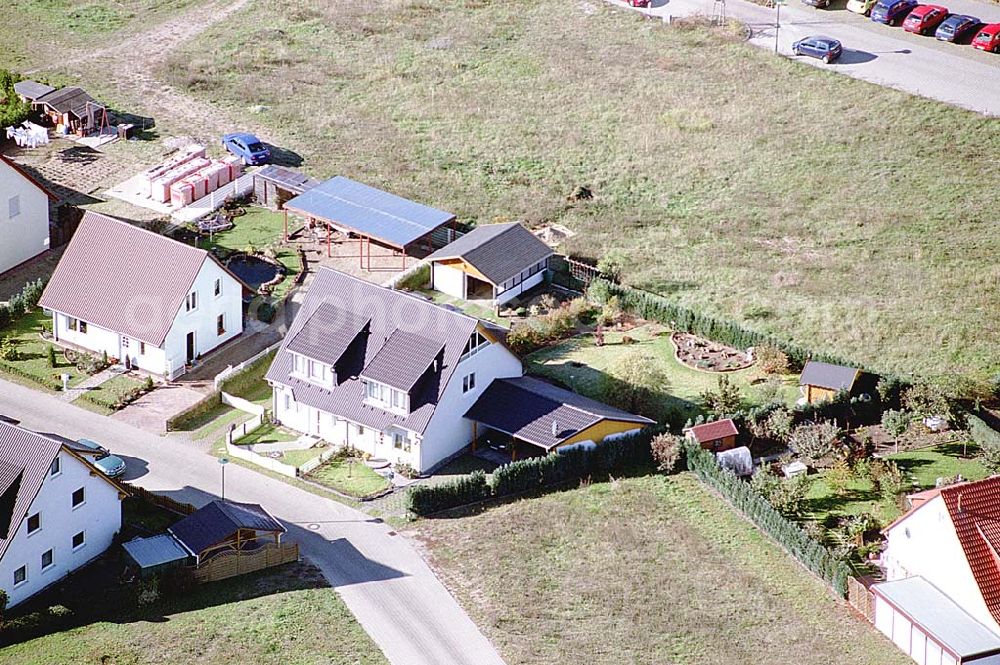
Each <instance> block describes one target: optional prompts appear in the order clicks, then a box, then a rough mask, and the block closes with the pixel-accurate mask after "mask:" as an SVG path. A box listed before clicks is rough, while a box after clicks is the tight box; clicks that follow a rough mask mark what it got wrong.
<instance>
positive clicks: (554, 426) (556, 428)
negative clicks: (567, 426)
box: [552, 420, 559, 436]
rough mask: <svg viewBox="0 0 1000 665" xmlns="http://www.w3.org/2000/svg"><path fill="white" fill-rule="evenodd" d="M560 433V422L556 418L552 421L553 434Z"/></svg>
mask: <svg viewBox="0 0 1000 665" xmlns="http://www.w3.org/2000/svg"><path fill="white" fill-rule="evenodd" d="M558 435H559V423H557V422H556V421H555V420H553V421H552V436H558Z"/></svg>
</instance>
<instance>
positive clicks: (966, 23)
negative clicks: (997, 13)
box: [802, 0, 1000, 53]
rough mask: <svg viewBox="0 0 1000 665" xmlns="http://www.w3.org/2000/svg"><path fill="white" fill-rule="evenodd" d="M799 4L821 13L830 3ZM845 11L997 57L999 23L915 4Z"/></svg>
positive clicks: (861, 4) (898, 0) (909, 0)
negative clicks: (965, 45)
mask: <svg viewBox="0 0 1000 665" xmlns="http://www.w3.org/2000/svg"><path fill="white" fill-rule="evenodd" d="M802 2H803V3H805V4H807V5H812V6H813V7H818V8H821V9H822V8H826V7H829V6H830V2H831V0H802ZM847 10H848V11H851V12H854V13H856V14H861V15H863V16H869V17H870V18H871V20H873V21H875V22H876V23H884V24H885V25H902V26H903V29H904V30H906V31H907V32H912V33H915V34H918V35H934V37H936V38H937V39H940V40H941V41H945V42H955V43H962V42H965V41H969V43H970V44H972V48H975V49H979V50H980V51H992V52H993V53H1000V23H989V24H985V23H983V22H982V21H980V20H979V19H978V18H977V17H975V16H969V15H968V14H952V13H950V12H949V11H948V8H947V7H942V6H941V5H922V4H920V3H918V2H917V0H848V2H847Z"/></svg>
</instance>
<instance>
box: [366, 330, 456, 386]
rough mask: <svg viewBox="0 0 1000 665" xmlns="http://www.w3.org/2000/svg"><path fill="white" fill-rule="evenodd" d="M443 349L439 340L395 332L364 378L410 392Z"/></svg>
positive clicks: (369, 366)
mask: <svg viewBox="0 0 1000 665" xmlns="http://www.w3.org/2000/svg"><path fill="white" fill-rule="evenodd" d="M443 348H444V342H443V341H441V340H440V339H429V338H427V337H424V336H422V335H418V334H416V333H412V332H409V331H406V330H394V331H392V334H391V335H389V339H387V340H385V343H384V344H383V345H382V348H381V349H379V350H378V353H376V354H375V357H374V358H372V359H371V362H369V363H368V365H367V366H366V367H365V369H364V371H363V372H361V376H362V377H363V378H365V379H371V380H372V381H378V382H379V383H384V384H386V385H387V386H392V387H393V388H397V389H399V390H403V391H406V392H410V389H412V388H413V386H414V385H416V383H417V381H419V380H420V377H422V376H423V375H424V374H426V373H427V370H428V368H429V367H430V366H431V363H433V362H434V359H435V358H437V357H438V355H439V354H440V353H441V349H443Z"/></svg>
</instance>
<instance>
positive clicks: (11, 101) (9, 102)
mask: <svg viewBox="0 0 1000 665" xmlns="http://www.w3.org/2000/svg"><path fill="white" fill-rule="evenodd" d="M19 78H20V77H19V76H17V75H16V74H14V73H12V72H10V71H8V70H6V69H0V127H12V126H14V125H18V124H20V123H22V122H24V121H25V120H26V119H27V118H28V116H29V115H31V105H30V104H29V103H27V102H22V101H21V98H20V97H18V96H17V93H16V92H15V91H14V84H15V83H16V82H17V81H18V79H19Z"/></svg>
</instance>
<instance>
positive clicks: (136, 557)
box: [122, 533, 189, 579]
mask: <svg viewBox="0 0 1000 665" xmlns="http://www.w3.org/2000/svg"><path fill="white" fill-rule="evenodd" d="M122 547H123V548H124V549H125V553H126V554H128V558H129V559H131V560H132V561H133V562H134V563H135V565H137V566H138V567H139V574H140V576H141V577H142V578H143V579H145V578H147V577H152V576H154V575H159V574H161V573H164V572H166V571H168V570H171V569H173V568H180V567H182V566H183V565H184V564H185V563H186V562H187V559H188V556H189V555H188V553H187V550H185V549H184V548H183V547H181V545H180V543H178V542H177V540H176V539H175V538H174V537H173V536H171V535H170V534H169V533H161V534H159V535H157V536H151V537H149V538H134V539H132V540H130V541H128V542H127V543H124V544H122Z"/></svg>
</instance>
